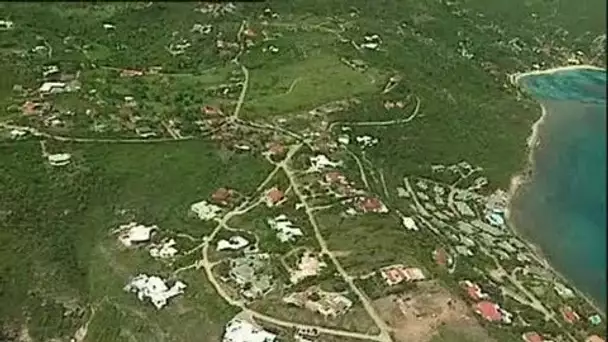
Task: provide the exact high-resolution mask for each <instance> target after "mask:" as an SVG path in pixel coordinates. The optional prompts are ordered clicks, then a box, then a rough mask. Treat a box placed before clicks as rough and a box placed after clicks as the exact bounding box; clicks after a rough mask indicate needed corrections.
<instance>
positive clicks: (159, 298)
mask: <svg viewBox="0 0 608 342" xmlns="http://www.w3.org/2000/svg"><path fill="white" fill-rule="evenodd" d="M185 288H186V284H184V283H183V282H181V281H179V280H178V281H176V282H175V283H174V284H173V286H171V288H169V287H168V286H167V284H165V281H163V280H162V279H161V278H160V277H157V276H148V275H146V274H140V275H138V276H136V277H135V278H133V279H131V281H130V282H129V284H127V285H126V286H125V287H124V290H125V291H127V292H134V293H137V298H138V299H139V300H141V301H143V300H144V299H145V298H150V301H151V302H152V304H154V306H155V307H156V308H157V309H162V308H163V306H165V305H167V300H168V299H169V298H172V297H175V296H177V295H180V294H182V293H184V289H185Z"/></svg>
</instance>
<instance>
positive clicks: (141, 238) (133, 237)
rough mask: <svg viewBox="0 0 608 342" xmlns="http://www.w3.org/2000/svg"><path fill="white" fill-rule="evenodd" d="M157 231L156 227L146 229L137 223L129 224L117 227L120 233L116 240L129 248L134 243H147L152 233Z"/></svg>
mask: <svg viewBox="0 0 608 342" xmlns="http://www.w3.org/2000/svg"><path fill="white" fill-rule="evenodd" d="M157 229H158V227H157V226H149V227H146V226H144V225H143V224H138V223H137V222H130V223H128V224H123V225H120V226H119V227H118V231H119V232H120V235H119V236H118V240H119V241H120V242H121V243H122V244H123V245H125V246H126V247H130V246H132V245H133V244H134V243H141V242H148V241H150V238H151V237H152V232H153V231H154V230H157Z"/></svg>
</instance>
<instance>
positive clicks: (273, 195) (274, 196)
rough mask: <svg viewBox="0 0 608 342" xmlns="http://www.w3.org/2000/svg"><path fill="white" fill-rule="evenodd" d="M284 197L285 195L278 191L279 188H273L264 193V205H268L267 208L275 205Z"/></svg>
mask: <svg viewBox="0 0 608 342" xmlns="http://www.w3.org/2000/svg"><path fill="white" fill-rule="evenodd" d="M284 197H285V194H284V193H283V191H281V190H279V188H277V187H276V186H275V187H273V188H271V189H269V190H268V191H266V205H268V206H269V207H271V206H273V205H276V204H277V203H279V202H280V201H281V200H283V198H284Z"/></svg>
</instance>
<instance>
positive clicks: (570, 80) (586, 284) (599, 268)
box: [512, 70, 607, 310]
mask: <svg viewBox="0 0 608 342" xmlns="http://www.w3.org/2000/svg"><path fill="white" fill-rule="evenodd" d="M520 82H522V85H523V86H524V87H525V89H526V90H527V91H529V92H530V94H532V95H533V97H535V98H536V99H537V100H538V101H539V102H541V103H542V104H543V106H544V107H545V108H546V110H547V117H546V119H545V121H544V122H543V124H542V125H541V126H540V131H539V136H538V137H539V140H538V146H537V147H536V148H535V152H534V163H535V164H534V172H533V174H532V178H531V181H530V183H529V184H527V185H526V186H525V187H524V188H523V189H522V190H521V191H520V192H519V193H518V194H517V196H516V198H515V199H514V201H513V207H512V218H513V221H514V223H515V225H516V226H517V228H518V230H519V231H520V232H521V233H523V234H524V235H525V236H527V237H529V238H530V240H531V241H532V242H534V243H535V244H537V245H539V246H540V247H541V249H542V251H543V253H544V254H545V256H546V257H547V258H548V259H549V261H550V263H551V264H552V265H553V266H554V267H555V268H556V269H557V270H558V271H559V272H560V273H562V274H563V275H565V276H566V277H567V278H569V279H570V280H571V281H572V282H573V283H574V285H575V286H576V287H577V288H578V289H580V290H581V291H583V292H585V293H587V294H589V295H590V296H591V297H592V298H593V299H594V301H595V302H596V303H597V304H598V305H599V306H600V307H601V308H602V309H603V310H605V309H606V272H605V270H606V171H607V170H606V107H605V104H606V95H605V86H606V73H605V71H595V70H567V71H563V72H556V73H552V74H538V75H531V76H526V77H524V78H523V79H522V80H520ZM599 88H601V89H602V91H601V92H600V91H599V90H598V89H599Z"/></svg>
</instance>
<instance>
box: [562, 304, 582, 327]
mask: <svg viewBox="0 0 608 342" xmlns="http://www.w3.org/2000/svg"><path fill="white" fill-rule="evenodd" d="M560 312H561V313H562V317H563V318H564V321H566V322H568V323H570V324H574V323H576V322H578V321H579V319H580V316H579V315H578V313H576V311H574V310H573V309H572V307H570V306H569V305H565V306H563V307H562V308H561V309H560Z"/></svg>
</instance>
